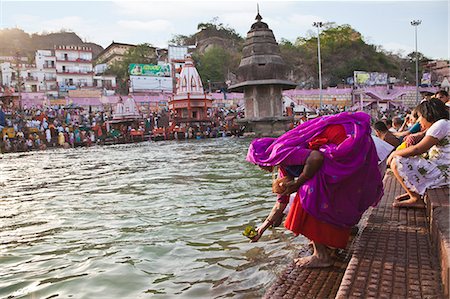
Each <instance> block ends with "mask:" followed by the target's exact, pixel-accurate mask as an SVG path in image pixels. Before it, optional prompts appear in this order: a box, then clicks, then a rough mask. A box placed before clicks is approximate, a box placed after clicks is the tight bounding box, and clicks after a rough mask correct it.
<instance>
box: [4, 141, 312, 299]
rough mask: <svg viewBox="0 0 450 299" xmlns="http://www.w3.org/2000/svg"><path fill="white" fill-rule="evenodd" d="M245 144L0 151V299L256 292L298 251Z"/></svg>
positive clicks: (246, 294) (265, 176) (173, 143)
mask: <svg viewBox="0 0 450 299" xmlns="http://www.w3.org/2000/svg"><path fill="white" fill-rule="evenodd" d="M249 141H250V140H248V139H238V138H221V139H209V140H197V141H183V142H176V141H167V142H144V143H139V144H131V145H117V146H103V147H101V146H96V147H91V148H76V149H69V150H63V149H55V150H48V151H43V152H30V153H17V154H6V155H2V156H0V190H1V194H0V298H150V297H151V298H226V297H234V298H255V297H261V296H262V295H263V294H264V291H265V290H266V289H267V287H268V286H270V284H271V283H273V282H274V280H275V279H276V275H277V274H279V273H280V272H281V271H282V270H283V268H284V267H285V266H286V265H287V264H288V263H289V262H291V260H292V258H293V257H294V255H296V251H298V250H299V248H304V247H305V246H306V245H305V244H306V242H305V240H304V239H302V238H300V237H299V238H294V237H293V235H292V234H290V233H289V232H287V231H285V230H284V229H283V228H278V229H275V230H272V231H270V230H268V231H266V234H265V235H264V236H263V238H262V239H261V240H260V242H258V243H249V242H248V239H246V238H245V237H244V236H242V231H243V229H244V228H245V226H246V225H248V224H256V225H257V224H259V223H260V222H261V221H262V220H263V219H264V218H265V217H266V216H267V214H268V213H269V212H270V209H271V207H272V205H273V203H274V196H273V194H271V186H270V185H271V177H270V174H267V173H264V172H262V171H261V170H259V169H258V168H257V167H255V166H254V165H251V164H249V163H247V162H246V161H245V154H246V151H247V148H248V144H249Z"/></svg>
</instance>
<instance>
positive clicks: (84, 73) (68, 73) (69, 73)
mask: <svg viewBox="0 0 450 299" xmlns="http://www.w3.org/2000/svg"><path fill="white" fill-rule="evenodd" d="M56 73H57V74H58V75H82V76H83V75H85V76H92V75H93V74H94V72H92V71H91V72H80V71H70V70H69V71H67V70H66V71H58V70H56Z"/></svg>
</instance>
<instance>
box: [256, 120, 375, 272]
mask: <svg viewBox="0 0 450 299" xmlns="http://www.w3.org/2000/svg"><path fill="white" fill-rule="evenodd" d="M370 133H371V127H370V116H369V115H368V114H366V113H363V112H356V113H347V112H344V113H340V114H337V115H330V116H323V117H320V118H318V119H314V120H311V121H308V122H306V123H303V124H301V125H300V126H298V127H296V128H294V129H292V130H291V131H289V132H286V133H285V134H283V135H282V136H280V137H278V138H260V139H256V140H254V141H253V142H252V143H251V145H250V147H249V151H248V154H247V160H248V161H249V162H251V163H253V164H256V165H258V166H260V167H261V168H264V169H267V170H271V169H272V168H273V167H275V166H278V167H279V168H280V169H281V173H282V175H283V174H285V175H291V176H293V177H297V176H298V177H297V178H296V179H294V180H292V181H291V182H290V183H288V184H287V190H286V191H285V192H284V193H283V194H282V195H281V196H279V198H278V200H277V202H276V204H275V206H274V208H273V209H272V212H271V213H270V215H269V216H268V217H267V219H266V220H265V221H264V223H263V224H262V225H261V226H260V227H259V228H258V229H257V231H258V235H257V236H256V237H255V238H253V241H255V242H256V241H258V240H259V238H260V237H261V236H262V234H263V233H264V231H265V230H266V229H267V228H268V227H269V226H270V225H272V224H273V223H274V222H276V220H277V219H279V218H280V217H281V215H282V213H283V210H284V209H285V207H286V205H287V203H288V199H287V198H288V196H287V195H288V194H291V193H294V192H297V195H296V196H295V199H294V202H293V204H292V206H291V208H290V209H289V214H288V216H287V218H286V221H285V227H286V228H287V229H289V230H291V231H292V232H293V233H294V234H295V235H299V234H302V235H304V236H306V237H307V238H309V239H310V240H311V241H312V243H313V247H314V253H313V255H312V256H309V257H305V258H300V259H296V260H295V262H296V264H297V265H298V266H304V267H327V266H330V265H331V264H332V261H331V258H330V255H329V253H328V250H327V247H334V248H345V247H346V244H347V241H348V237H349V235H350V229H351V227H352V226H354V225H356V224H357V223H358V222H359V220H360V218H361V216H362V214H363V213H364V212H365V211H366V210H367V208H369V207H370V206H374V205H376V204H377V203H378V201H379V200H380V199H381V196H382V195H383V184H382V180H381V174H380V172H379V170H378V167H377V164H378V156H377V152H376V149H375V145H374V143H373V140H372V138H371V136H370ZM293 169H297V170H298V169H302V172H301V173H297V174H294V173H293V172H295V171H292V170H293Z"/></svg>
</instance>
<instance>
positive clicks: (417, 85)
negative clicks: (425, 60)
mask: <svg viewBox="0 0 450 299" xmlns="http://www.w3.org/2000/svg"><path fill="white" fill-rule="evenodd" d="M421 23H422V21H421V20H413V21H411V25H412V26H414V29H415V30H414V31H415V43H416V105H418V104H419V53H418V52H417V26H419V25H420V24H421Z"/></svg>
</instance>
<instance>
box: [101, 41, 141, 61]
mask: <svg viewBox="0 0 450 299" xmlns="http://www.w3.org/2000/svg"><path fill="white" fill-rule="evenodd" d="M135 47H136V46H135V45H130V44H124V43H116V42H114V41H113V42H112V43H111V44H110V45H109V46H108V47H106V49H105V50H103V51H102V52H100V54H98V56H97V58H96V59H95V61H96V62H97V64H103V63H104V64H106V65H107V66H109V65H111V64H113V63H114V62H116V61H122V59H123V56H124V55H125V53H127V52H128V51H129V50H130V49H132V48H135Z"/></svg>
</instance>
